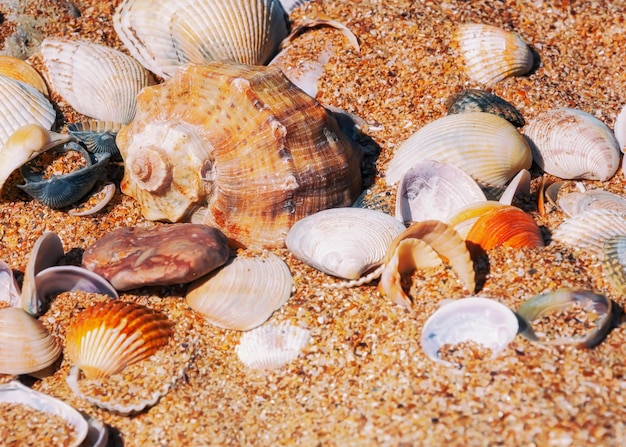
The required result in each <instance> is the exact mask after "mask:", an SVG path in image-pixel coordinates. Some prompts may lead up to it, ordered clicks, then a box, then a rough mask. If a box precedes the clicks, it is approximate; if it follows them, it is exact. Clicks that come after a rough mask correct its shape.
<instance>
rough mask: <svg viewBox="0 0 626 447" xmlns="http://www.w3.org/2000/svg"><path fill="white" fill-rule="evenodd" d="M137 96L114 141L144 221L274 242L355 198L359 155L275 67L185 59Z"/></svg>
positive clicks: (259, 243)
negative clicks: (305, 219)
mask: <svg viewBox="0 0 626 447" xmlns="http://www.w3.org/2000/svg"><path fill="white" fill-rule="evenodd" d="M189 85H193V88H192V89H190V88H188V87H189ZM172 98H174V99H172ZM137 101H138V111H137V116H136V118H135V119H134V120H133V122H132V123H130V124H129V125H128V126H126V127H124V128H123V129H122V130H121V131H120V132H119V133H118V135H117V144H118V147H119V148H120V151H121V153H122V156H123V158H124V165H125V167H126V169H125V172H124V178H123V179H122V183H121V188H122V192H123V193H125V194H128V195H130V196H132V197H134V198H135V199H137V200H138V201H139V203H140V204H141V209H142V213H143V214H144V216H145V217H146V218H147V219H150V220H168V221H172V222H177V221H184V220H189V219H192V221H193V222H196V223H204V224H207V225H210V226H214V227H217V228H219V229H220V230H222V231H223V232H224V233H225V234H226V236H227V237H228V238H229V239H230V240H231V242H233V243H234V244H238V245H243V246H248V247H251V248H259V247H282V246H283V244H284V240H285V237H286V235H287V232H288V230H289V228H290V227H291V225H293V223H295V222H296V221H297V220H299V219H301V218H303V217H305V216H308V215H310V214H313V213H315V212H317V211H320V210H322V209H326V208H334V207H340V206H349V205H351V204H352V203H353V202H354V200H355V199H356V198H357V197H358V195H359V192H360V188H361V174H360V160H359V158H360V151H359V150H358V149H355V148H353V147H352V145H351V143H350V141H349V140H348V139H347V137H346V136H345V135H344V134H343V133H342V132H341V130H340V129H339V127H338V125H337V122H336V120H335V119H334V118H333V117H332V116H331V115H330V114H329V113H328V112H327V111H326V110H325V109H324V108H323V107H322V106H321V105H320V104H319V103H318V102H317V101H315V100H314V99H313V98H311V97H309V96H308V95H306V94H304V93H303V92H302V91H300V90H299V89H297V88H295V87H294V86H293V85H292V84H291V83H290V82H289V81H288V80H287V78H285V77H284V76H283V75H282V73H281V72H280V70H278V69H276V68H272V67H252V66H243V65H236V64H230V63H223V62H215V63H210V64H206V65H202V66H199V65H187V66H185V67H183V68H181V69H180V70H179V71H178V72H177V73H176V76H174V77H173V78H172V79H170V80H169V81H166V82H164V83H163V84H161V85H158V86H154V87H148V88H146V89H144V90H143V92H142V93H141V94H139V95H138V97H137ZM190 104H193V105H194V106H193V107H190ZM179 160H185V162H184V163H179V162H178V161H179ZM175 161H176V169H174V168H173V167H174V163H175ZM194 213H195V214H194ZM192 214H193V216H192Z"/></svg>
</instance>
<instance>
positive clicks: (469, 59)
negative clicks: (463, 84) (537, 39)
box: [453, 23, 534, 86]
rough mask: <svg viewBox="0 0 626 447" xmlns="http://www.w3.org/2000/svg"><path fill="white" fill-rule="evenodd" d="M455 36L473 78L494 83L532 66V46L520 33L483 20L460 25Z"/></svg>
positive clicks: (482, 82)
mask: <svg viewBox="0 0 626 447" xmlns="http://www.w3.org/2000/svg"><path fill="white" fill-rule="evenodd" d="M453 39H454V40H455V41H456V42H457V43H458V45H459V51H460V53H461V55H462V57H463V59H464V61H465V71H466V72H467V75H468V76H469V78H470V79H471V80H473V81H476V82H480V83H481V84H485V85H487V86H492V85H493V84H495V83H496V82H498V81H501V80H502V79H504V78H506V77H509V76H522V75H524V74H526V73H528V72H529V71H530V70H531V69H532V67H533V62H534V58H533V54H532V51H531V50H530V47H529V46H528V45H527V44H526V42H524V40H523V39H522V38H521V37H520V36H519V35H518V34H517V33H514V32H511V31H506V30H504V29H502V28H498V27H497V26H492V25H484V24H480V23H466V24H462V25H459V26H458V28H457V29H456V31H455V34H454V37H453Z"/></svg>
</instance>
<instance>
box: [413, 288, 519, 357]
mask: <svg viewBox="0 0 626 447" xmlns="http://www.w3.org/2000/svg"><path fill="white" fill-rule="evenodd" d="M518 329H519V323H518V321H517V318H516V316H515V314H514V313H513V312H512V311H511V310H510V309H509V308H508V307H506V306H505V305H504V304H501V303H499V302H497V301H494V300H493V299H490V298H483V297H468V298H461V299H459V300H454V301H451V302H448V303H446V304H444V305H443V306H442V307H440V308H439V309H438V310H437V311H436V312H435V313H433V314H432V315H431V316H430V317H429V318H428V320H427V321H426V323H425V324H424V328H423V329H422V349H423V350H424V352H425V353H426V355H427V356H428V357H429V358H430V359H432V360H434V361H436V362H438V363H441V364H444V365H453V364H452V363H450V362H446V361H444V360H442V359H440V358H439V349H440V347H441V346H443V345H446V344H452V345H454V344H458V343H462V342H465V341H474V342H476V343H478V344H481V345H483V346H485V347H487V348H489V349H491V351H492V357H496V356H497V355H498V354H499V353H500V352H501V351H502V350H504V349H505V348H506V347H507V346H508V344H509V342H510V341H511V340H513V338H515V335H516V334H517V331H518Z"/></svg>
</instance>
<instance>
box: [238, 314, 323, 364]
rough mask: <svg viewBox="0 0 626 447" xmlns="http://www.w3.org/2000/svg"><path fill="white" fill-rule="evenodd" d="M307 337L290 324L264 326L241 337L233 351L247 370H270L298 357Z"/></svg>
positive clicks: (305, 330)
mask: <svg viewBox="0 0 626 447" xmlns="http://www.w3.org/2000/svg"><path fill="white" fill-rule="evenodd" d="M310 334H311V331H310V330H308V329H305V328H302V327H298V326H293V325H291V324H289V323H279V324H266V325H263V326H260V327H258V328H256V329H252V330H251V331H249V332H246V333H244V334H243V335H242V336H241V340H240V341H239V345H237V348H235V350H236V352H237V356H238V357H239V360H241V362H242V363H243V364H244V365H246V366H247V367H248V368H253V369H260V370H272V369H276V368H280V367H281V366H283V365H285V364H287V363H289V362H290V361H292V360H293V359H295V358H296V357H298V354H300V351H301V350H302V348H304V347H305V346H306V345H307V343H308V342H309V340H310V337H311V335H310Z"/></svg>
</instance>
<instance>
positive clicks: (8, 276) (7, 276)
mask: <svg viewBox="0 0 626 447" xmlns="http://www.w3.org/2000/svg"><path fill="white" fill-rule="evenodd" d="M0 302H5V303H8V304H9V307H20V306H21V304H22V297H21V293H20V287H19V286H18V284H17V281H16V280H15V276H13V270H11V267H10V266H9V264H7V263H6V262H4V261H2V260H0Z"/></svg>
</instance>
